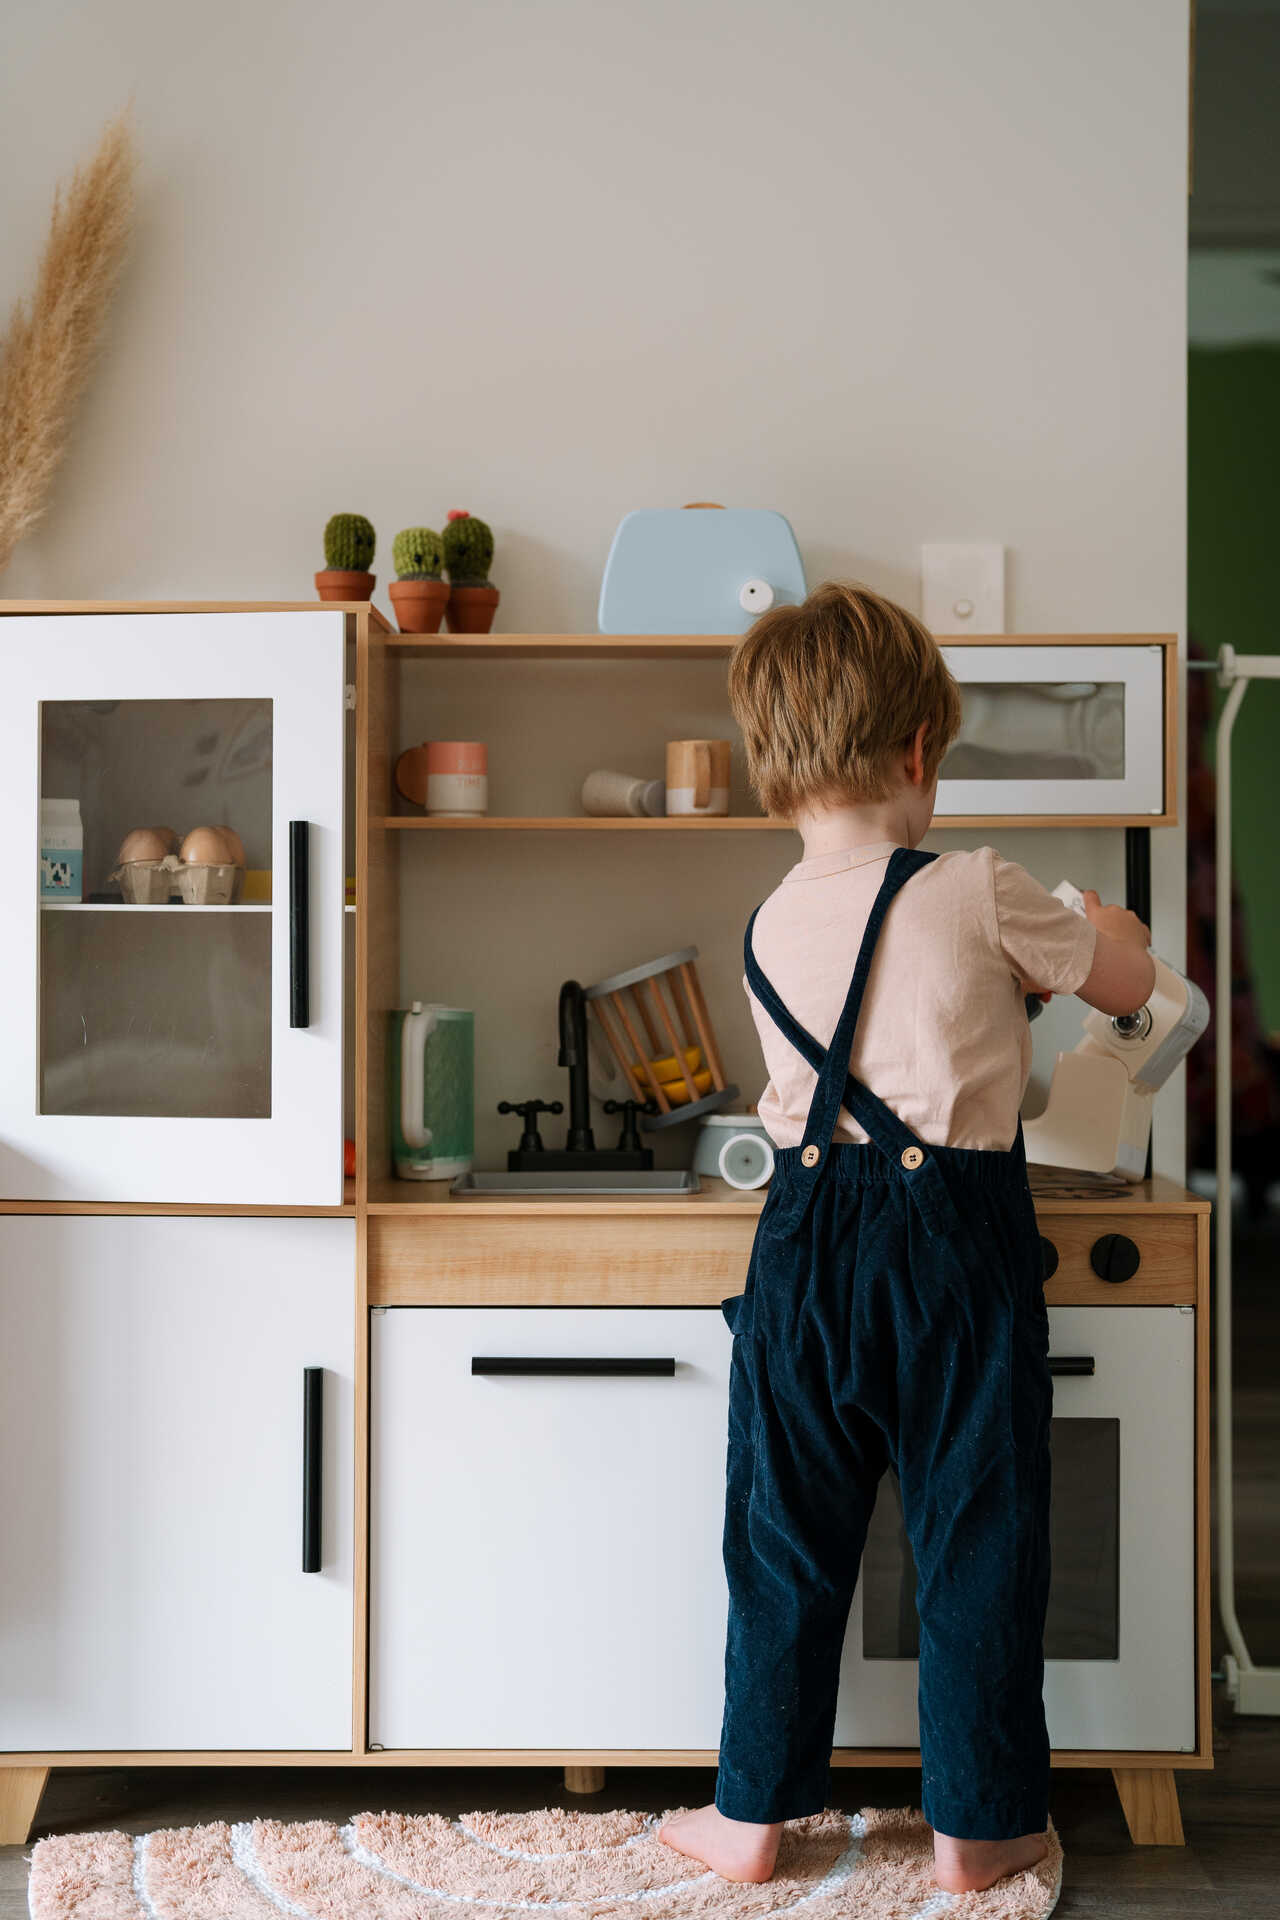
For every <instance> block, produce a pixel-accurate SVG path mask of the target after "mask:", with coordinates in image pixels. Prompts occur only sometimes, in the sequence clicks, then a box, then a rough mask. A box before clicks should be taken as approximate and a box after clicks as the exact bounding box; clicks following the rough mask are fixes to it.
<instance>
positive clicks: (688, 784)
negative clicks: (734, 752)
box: [667, 740, 730, 814]
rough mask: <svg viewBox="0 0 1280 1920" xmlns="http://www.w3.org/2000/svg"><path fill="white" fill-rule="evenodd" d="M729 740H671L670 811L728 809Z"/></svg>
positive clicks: (668, 770)
mask: <svg viewBox="0 0 1280 1920" xmlns="http://www.w3.org/2000/svg"><path fill="white" fill-rule="evenodd" d="M729 754H730V743H729V742H728V741H727V740H668V742H667V812H668V813H700V814H717V813H728V811H729Z"/></svg>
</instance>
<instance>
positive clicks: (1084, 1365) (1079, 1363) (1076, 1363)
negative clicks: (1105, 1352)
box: [1049, 1353, 1094, 1373]
mask: <svg viewBox="0 0 1280 1920" xmlns="http://www.w3.org/2000/svg"><path fill="white" fill-rule="evenodd" d="M1093 1370H1094V1369H1093V1355H1092V1354H1091V1353H1051V1354H1050V1355H1049V1371H1050V1373H1092V1372H1093Z"/></svg>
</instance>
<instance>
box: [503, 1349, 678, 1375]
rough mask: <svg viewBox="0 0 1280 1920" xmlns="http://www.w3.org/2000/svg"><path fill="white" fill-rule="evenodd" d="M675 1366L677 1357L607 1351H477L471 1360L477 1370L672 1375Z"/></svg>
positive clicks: (528, 1372)
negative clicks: (585, 1354) (595, 1355)
mask: <svg viewBox="0 0 1280 1920" xmlns="http://www.w3.org/2000/svg"><path fill="white" fill-rule="evenodd" d="M675 1370H676V1363H675V1361H674V1360H662V1359H647V1358H644V1357H638V1358H632V1357H631V1356H629V1355H622V1356H618V1355H607V1356H605V1357H603V1358H600V1359H584V1358H581V1357H579V1356H578V1355H571V1356H568V1357H565V1358H559V1359H557V1358H555V1357H554V1356H548V1355H545V1354H541V1353H536V1354H530V1355H528V1356H520V1355H513V1354H505V1353H503V1354H493V1353H482V1354H476V1355H475V1356H474V1357H473V1358H472V1361H471V1371H472V1373H473V1374H483V1373H508V1374H510V1373H520V1374H604V1375H610V1376H619V1375H623V1374H661V1375H664V1376H665V1377H666V1378H668V1379H669V1378H670V1377H671V1375H672V1374H673V1373H674V1372H675Z"/></svg>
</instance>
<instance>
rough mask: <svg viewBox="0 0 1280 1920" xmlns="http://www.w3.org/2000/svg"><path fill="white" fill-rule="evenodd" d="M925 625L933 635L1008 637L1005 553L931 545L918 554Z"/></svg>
mask: <svg viewBox="0 0 1280 1920" xmlns="http://www.w3.org/2000/svg"><path fill="white" fill-rule="evenodd" d="M920 572H921V578H922V580H923V584H924V595H923V598H924V624H925V625H926V627H928V629H929V631H930V632H931V633H957V634H959V633H1003V632H1004V548H1003V547H1002V546H996V545H994V544H986V543H973V544H969V545H964V546H961V545H959V544H957V543H952V542H945V543H933V544H930V545H926V546H922V547H921V549H920Z"/></svg>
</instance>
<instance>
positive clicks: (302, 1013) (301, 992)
mask: <svg viewBox="0 0 1280 1920" xmlns="http://www.w3.org/2000/svg"><path fill="white" fill-rule="evenodd" d="M310 838H311V827H310V823H309V822H308V821H306V820H291V821H290V822H289V1025H290V1026H291V1027H309V1026H310V1025H311V862H310V860H309V859H308V851H309V845H308V843H309V841H310Z"/></svg>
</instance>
